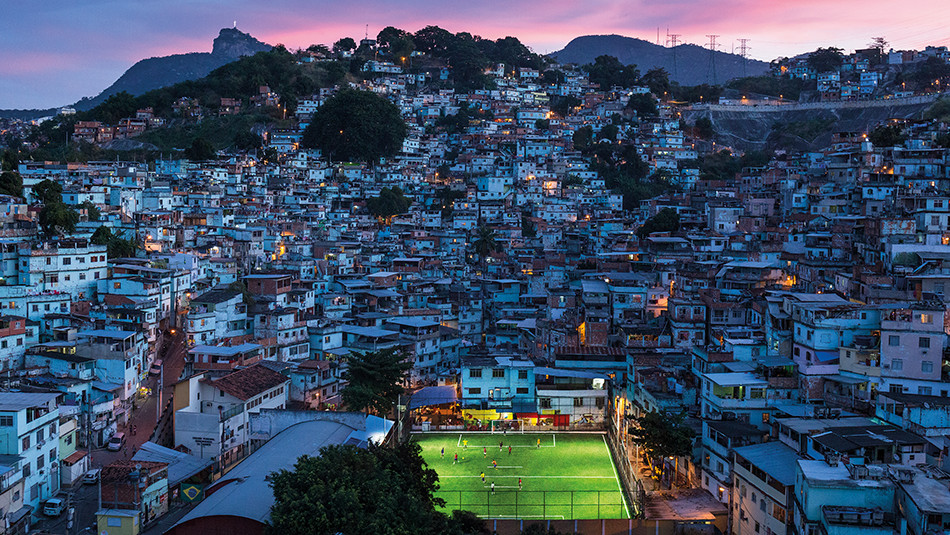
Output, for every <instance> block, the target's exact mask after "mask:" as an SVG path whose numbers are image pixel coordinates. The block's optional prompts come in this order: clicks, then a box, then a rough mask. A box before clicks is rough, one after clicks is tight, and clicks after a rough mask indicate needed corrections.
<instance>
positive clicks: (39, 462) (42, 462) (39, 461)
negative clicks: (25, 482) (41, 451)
mask: <svg viewBox="0 0 950 535" xmlns="http://www.w3.org/2000/svg"><path fill="white" fill-rule="evenodd" d="M45 466H46V457H43V456H42V455H40V456H39V457H37V458H36V469H37V470H42V469H43V468H44V467H45Z"/></svg>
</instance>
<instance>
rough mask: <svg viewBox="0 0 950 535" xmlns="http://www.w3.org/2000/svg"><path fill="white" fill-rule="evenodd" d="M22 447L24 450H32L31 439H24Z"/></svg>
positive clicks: (27, 437)
mask: <svg viewBox="0 0 950 535" xmlns="http://www.w3.org/2000/svg"><path fill="white" fill-rule="evenodd" d="M22 445H23V449H24V450H28V449H30V437H29V436H25V437H23V444H22Z"/></svg>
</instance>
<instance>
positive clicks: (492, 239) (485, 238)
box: [472, 225, 498, 265]
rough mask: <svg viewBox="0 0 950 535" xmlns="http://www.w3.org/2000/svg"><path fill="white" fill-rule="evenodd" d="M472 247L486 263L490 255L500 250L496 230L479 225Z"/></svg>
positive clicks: (483, 262)
mask: <svg viewBox="0 0 950 535" xmlns="http://www.w3.org/2000/svg"><path fill="white" fill-rule="evenodd" d="M472 247H473V248H474V249H475V254H477V255H478V257H479V258H480V259H481V262H482V264H483V265H484V264H485V262H486V261H487V259H488V256H489V255H490V254H492V253H493V252H495V251H497V250H498V241H497V237H496V236H495V231H494V230H492V229H491V227H486V226H485V225H482V226H480V227H478V229H477V230H476V231H475V239H474V240H473V241H472Z"/></svg>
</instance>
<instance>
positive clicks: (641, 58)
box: [550, 35, 769, 85]
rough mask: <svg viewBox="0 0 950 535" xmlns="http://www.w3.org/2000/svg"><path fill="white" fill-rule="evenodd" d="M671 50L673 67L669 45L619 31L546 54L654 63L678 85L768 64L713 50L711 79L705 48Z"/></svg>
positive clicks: (566, 59)
mask: <svg viewBox="0 0 950 535" xmlns="http://www.w3.org/2000/svg"><path fill="white" fill-rule="evenodd" d="M675 53H676V68H675V69H674V67H673V54H674V49H673V48H667V47H663V46H658V45H655V44H653V43H650V42H648V41H644V40H643V39H635V38H633V37H624V36H622V35H584V36H581V37H577V38H575V39H573V40H572V41H571V42H570V43H568V44H567V46H565V47H564V49H563V50H559V51H557V52H553V53H551V54H550V56H551V57H553V58H555V59H557V61H558V62H560V63H577V64H579V65H584V64H587V63H593V61H594V58H596V57H597V56H601V55H608V56H614V57H615V58H617V59H618V60H620V62H621V63H623V64H625V65H629V64H631V63H634V64H636V65H637V67H638V68H639V69H640V72H641V73H644V72H646V71H648V70H649V69H652V68H654V67H663V68H664V69H666V72H668V73H670V80H673V81H676V82H679V83H680V84H681V85H699V84H703V83H707V84H712V83H714V82H715V83H718V84H723V83H725V82H726V81H727V80H730V79H732V78H740V77H743V76H758V75H761V74H765V72H766V71H767V70H768V68H769V64H768V63H766V62H764V61H758V60H753V59H750V60H745V59H743V58H742V56H739V55H736V54H727V53H725V52H714V54H715V62H716V77H715V80H713V77H712V73H711V71H710V61H709V54H710V52H709V49H706V48H703V47H701V46H697V45H689V44H687V45H679V46H677V47H676V48H675ZM743 63H745V66H744V69H743Z"/></svg>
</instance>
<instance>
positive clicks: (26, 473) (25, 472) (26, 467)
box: [23, 463, 33, 478]
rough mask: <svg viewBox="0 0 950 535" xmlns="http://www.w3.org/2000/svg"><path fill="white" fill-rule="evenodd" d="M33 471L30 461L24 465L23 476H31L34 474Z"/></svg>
mask: <svg viewBox="0 0 950 535" xmlns="http://www.w3.org/2000/svg"><path fill="white" fill-rule="evenodd" d="M32 473H33V471H32V470H30V463H26V464H24V465H23V477H24V478H27V477H30V474H32Z"/></svg>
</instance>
